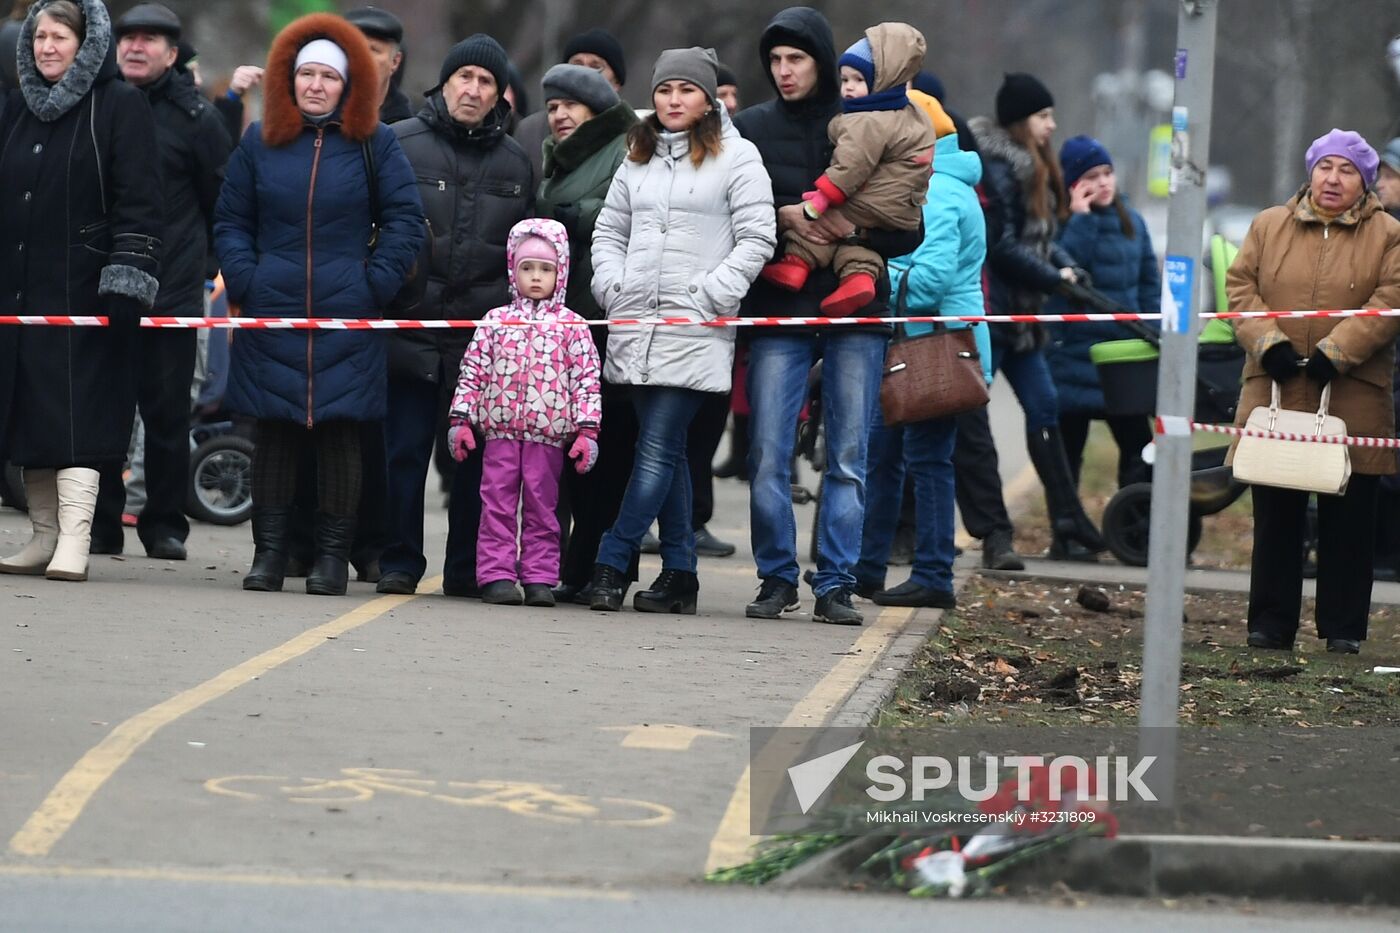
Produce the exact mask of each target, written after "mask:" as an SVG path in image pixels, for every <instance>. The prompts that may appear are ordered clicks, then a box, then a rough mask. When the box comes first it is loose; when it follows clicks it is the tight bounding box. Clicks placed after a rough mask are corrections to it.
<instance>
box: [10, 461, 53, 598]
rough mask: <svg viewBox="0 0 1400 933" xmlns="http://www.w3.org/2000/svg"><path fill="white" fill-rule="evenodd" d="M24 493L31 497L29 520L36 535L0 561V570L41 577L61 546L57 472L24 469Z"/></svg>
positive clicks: (28, 497)
mask: <svg viewBox="0 0 1400 933" xmlns="http://www.w3.org/2000/svg"><path fill="white" fill-rule="evenodd" d="M24 495H25V497H26V498H27V499H28V500H29V523H30V524H31V525H33V526H34V536H33V537H31V538H30V539H29V543H28V544H26V545H25V546H24V550H22V551H20V552H19V553H18V554H16V555H15V556H13V557H7V558H5V559H4V560H0V573H23V574H31V575H34V576H38V575H40V574H42V573H43V572H44V568H45V567H47V566H48V565H49V561H50V560H52V559H53V551H54V548H55V547H56V546H57V545H58V484H57V480H56V477H55V471H54V470H49V469H27V470H25V471H24Z"/></svg>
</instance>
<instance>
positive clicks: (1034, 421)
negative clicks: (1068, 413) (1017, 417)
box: [992, 342, 1060, 431]
mask: <svg viewBox="0 0 1400 933" xmlns="http://www.w3.org/2000/svg"><path fill="white" fill-rule="evenodd" d="M998 371H1001V372H1003V373H1006V381H1007V382H1009V383H1011V390H1012V391H1013V392H1015V393H1016V401H1018V402H1020V403H1021V410H1022V411H1024V412H1025V413H1026V430H1027V431H1039V430H1040V429H1041V428H1053V427H1056V426H1058V425H1059V422H1060V396H1059V394H1058V393H1057V392H1056V391H1055V380H1054V379H1052V378H1051V377H1050V364H1048V363H1047V362H1045V353H1044V352H1043V351H1040V350H1031V351H1029V352H1026V353H1014V352H1010V351H1008V350H1006V349H1005V348H1004V347H1001V346H998V345H997V344H996V343H995V342H993V344H992V375H993V376H995V375H996V373H997V372H998Z"/></svg>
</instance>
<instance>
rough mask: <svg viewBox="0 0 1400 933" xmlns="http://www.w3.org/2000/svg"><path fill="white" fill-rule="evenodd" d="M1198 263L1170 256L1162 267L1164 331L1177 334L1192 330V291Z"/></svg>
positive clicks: (1183, 257)
mask: <svg viewBox="0 0 1400 933" xmlns="http://www.w3.org/2000/svg"><path fill="white" fill-rule="evenodd" d="M1195 279H1196V262H1195V260H1192V259H1187V258H1186V257H1185V256H1168V257H1167V258H1166V262H1165V263H1164V264H1163V267H1162V329H1163V330H1165V331H1170V332H1172V333H1175V334H1185V333H1187V332H1189V331H1190V330H1191V294H1192V292H1191V289H1192V288H1193V287H1194V285H1195Z"/></svg>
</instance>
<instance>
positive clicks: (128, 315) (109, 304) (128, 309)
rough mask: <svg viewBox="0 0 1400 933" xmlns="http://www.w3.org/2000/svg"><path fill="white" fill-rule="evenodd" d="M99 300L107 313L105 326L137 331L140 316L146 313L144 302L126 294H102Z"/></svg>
mask: <svg viewBox="0 0 1400 933" xmlns="http://www.w3.org/2000/svg"><path fill="white" fill-rule="evenodd" d="M99 301H101V302H102V306H103V308H104V310H105V314H106V315H107V326H108V327H109V328H111V329H112V330H113V331H121V332H123V333H135V332H137V331H138V330H139V329H140V327H141V318H142V316H143V315H145V314H147V313H148V312H147V310H146V306H145V305H144V304H142V303H141V302H139V301H137V300H136V299H135V298H128V297H127V296H126V295H103V296H101V298H100V299H99Z"/></svg>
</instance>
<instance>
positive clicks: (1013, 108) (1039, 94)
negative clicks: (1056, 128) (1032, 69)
mask: <svg viewBox="0 0 1400 933" xmlns="http://www.w3.org/2000/svg"><path fill="white" fill-rule="evenodd" d="M1053 106H1055V98H1053V97H1051V96H1050V90H1049V89H1048V88H1047V87H1046V86H1045V85H1043V84H1041V83H1040V81H1039V79H1037V78H1035V77H1033V76H1032V75H1028V74H1025V73H1024V72H1016V73H1014V74H1009V75H1007V76H1006V79H1005V80H1004V81H1002V84H1001V90H999V91H997V122H998V123H1000V124H1001V125H1002V126H1010V125H1011V124H1013V123H1020V122H1021V121H1022V120H1024V119H1025V118H1026V117H1029V116H1030V115H1031V114H1033V113H1040V111H1042V110H1044V109H1045V108H1046V107H1053Z"/></svg>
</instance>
